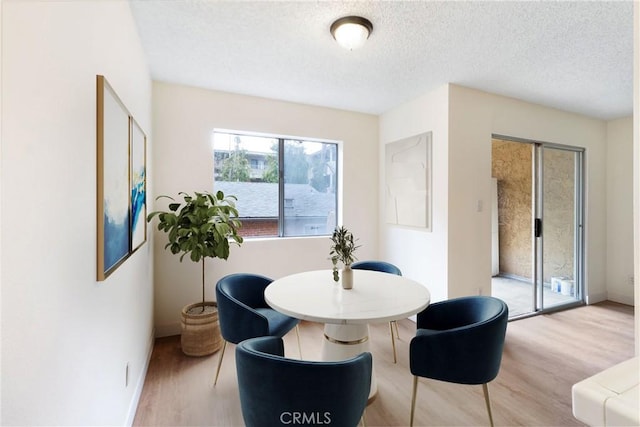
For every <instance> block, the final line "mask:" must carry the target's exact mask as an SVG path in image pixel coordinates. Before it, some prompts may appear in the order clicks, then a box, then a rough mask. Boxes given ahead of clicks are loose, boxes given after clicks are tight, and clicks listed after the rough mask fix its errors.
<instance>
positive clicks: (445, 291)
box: [380, 85, 606, 303]
mask: <svg viewBox="0 0 640 427" xmlns="http://www.w3.org/2000/svg"><path fill="white" fill-rule="evenodd" d="M443 123H446V125H443ZM428 130H433V131H434V134H433V140H434V155H433V163H434V164H433V169H434V172H433V186H434V202H433V209H434V228H433V232H432V233H425V232H423V231H420V230H416V229H413V230H409V229H401V228H397V227H391V226H386V225H384V224H383V226H382V227H383V233H382V234H381V235H382V245H381V251H383V256H384V257H391V258H392V257H394V252H395V251H396V250H397V248H400V247H403V248H404V252H403V254H406V253H408V254H411V255H410V258H407V257H403V258H402V259H403V260H404V264H402V262H403V261H402V260H399V261H398V262H399V263H400V264H401V265H402V267H403V271H405V270H406V271H409V272H411V275H413V276H414V278H416V279H418V280H420V279H422V280H424V282H425V283H426V284H427V286H428V287H429V289H431V290H432V293H433V295H432V296H433V300H438V299H444V298H452V297H457V296H462V295H473V294H478V293H481V294H484V295H489V294H490V293H491V217H490V209H489V207H490V202H491V135H492V133H495V134H501V135H507V136H513V137H519V138H526V139H532V140H538V141H544V142H553V143H559V144H566V145H575V146H581V147H585V148H586V149H587V155H586V174H587V178H586V181H587V182H586V193H587V194H586V203H587V212H586V223H587V229H588V235H587V247H586V257H587V271H586V278H585V282H586V286H587V294H588V298H587V301H588V302H589V303H593V302H597V301H601V300H604V299H606V281H605V267H606V265H605V246H606V238H605V236H606V222H605V212H606V210H605V204H606V199H605V179H606V176H605V166H606V165H605V152H606V151H605V142H606V123H605V122H604V121H601V120H595V119H590V118H587V117H583V116H579V115H575V114H570V113H566V112H562V111H558V110H554V109H550V108H545V107H542V106H538V105H533V104H529V103H526V102H523V101H518V100H515V99H511V98H506V97H502V96H498V95H493V94H489V93H485V92H480V91H477V90H472V89H468V88H464V87H461V86H456V85H448V86H446V87H444V88H443V87H440V88H438V89H436V90H434V91H433V92H430V93H427V94H424V95H422V96H420V97H418V98H416V100H414V101H412V102H409V103H407V104H405V105H402V106H400V107H397V108H395V109H393V110H391V111H389V112H387V113H385V114H383V115H382V116H381V118H380V140H381V145H382V148H381V149H383V148H384V147H383V146H384V144H386V143H388V142H392V141H394V140H397V139H400V138H404V137H407V136H410V135H413V134H416V133H419V132H423V131H428ZM380 168H381V173H380V175H381V186H382V183H383V182H384V181H383V180H384V165H382V164H381V165H380ZM381 209H382V208H381ZM388 248H392V249H393V250H389V252H388V253H385V252H384V251H386V250H388ZM396 257H397V255H396ZM398 258H399V257H398Z"/></svg>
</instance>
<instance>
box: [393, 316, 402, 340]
mask: <svg viewBox="0 0 640 427" xmlns="http://www.w3.org/2000/svg"><path fill="white" fill-rule="evenodd" d="M392 322H393V326H395V328H396V338H398V339H400V332H398V322H397V321H396V320H392Z"/></svg>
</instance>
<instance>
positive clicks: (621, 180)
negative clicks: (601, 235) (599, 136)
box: [606, 117, 634, 305]
mask: <svg viewBox="0 0 640 427" xmlns="http://www.w3.org/2000/svg"><path fill="white" fill-rule="evenodd" d="M632 194H633V118H632V117H628V118H624V119H618V120H612V121H609V122H608V123H607V199H606V206H607V251H606V257H607V258H606V259H607V279H606V282H607V298H608V299H610V300H611V301H616V302H620V303H623V304H629V305H633V304H634V300H633V283H632V281H631V278H632V277H633V260H634V257H633V196H632Z"/></svg>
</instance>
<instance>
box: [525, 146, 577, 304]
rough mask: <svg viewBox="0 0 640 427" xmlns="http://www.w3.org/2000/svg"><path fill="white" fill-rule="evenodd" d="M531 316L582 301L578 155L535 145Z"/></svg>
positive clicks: (567, 149) (569, 149)
mask: <svg viewBox="0 0 640 427" xmlns="http://www.w3.org/2000/svg"><path fill="white" fill-rule="evenodd" d="M536 152H537V156H536V158H537V161H538V162H539V164H540V165H541V168H540V170H539V174H540V175H541V176H539V177H538V179H537V180H536V182H537V183H538V185H539V188H538V198H537V203H536V205H537V206H536V208H537V213H538V215H537V216H536V218H535V220H534V228H537V229H536V230H534V236H535V238H536V249H537V251H536V256H537V257H538V258H539V259H538V260H537V262H536V265H537V267H538V271H537V272H536V278H537V279H538V280H537V283H538V292H537V295H536V311H542V310H547V309H553V308H556V307H558V306H564V305H567V304H572V303H575V302H579V301H581V300H582V286H580V285H581V283H582V276H583V274H582V270H583V268H582V262H581V261H582V259H583V256H582V252H583V250H582V248H583V244H582V238H583V232H582V231H583V214H582V213H583V208H582V206H583V203H582V199H583V191H582V176H583V174H582V157H583V151H582V150H581V149H575V148H571V147H564V146H557V145H551V144H537V146H536Z"/></svg>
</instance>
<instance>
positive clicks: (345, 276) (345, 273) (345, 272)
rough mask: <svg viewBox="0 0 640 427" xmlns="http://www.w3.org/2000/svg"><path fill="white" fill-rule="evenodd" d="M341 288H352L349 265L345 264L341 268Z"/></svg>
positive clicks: (351, 275)
mask: <svg viewBox="0 0 640 427" xmlns="http://www.w3.org/2000/svg"><path fill="white" fill-rule="evenodd" d="M342 288H343V289H351V288H353V270H352V269H351V266H350V265H345V266H344V268H343V269H342Z"/></svg>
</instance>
